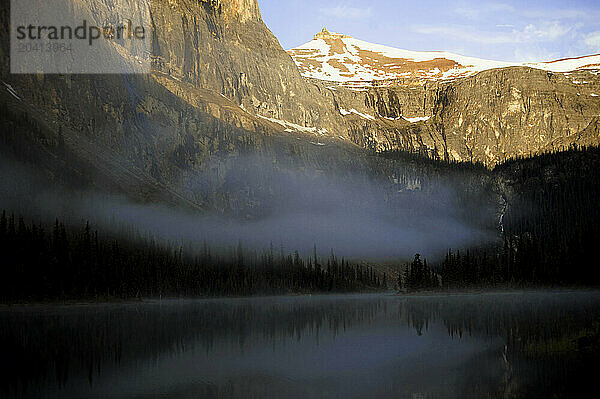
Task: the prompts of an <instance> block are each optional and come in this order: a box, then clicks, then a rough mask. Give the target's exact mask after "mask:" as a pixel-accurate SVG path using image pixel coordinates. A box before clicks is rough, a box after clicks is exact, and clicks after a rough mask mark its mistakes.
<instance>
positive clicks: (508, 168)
mask: <svg viewBox="0 0 600 399" xmlns="http://www.w3.org/2000/svg"><path fill="white" fill-rule="evenodd" d="M493 174H494V175H495V176H496V177H497V178H499V179H501V180H502V181H504V182H506V183H507V188H508V189H509V190H507V191H508V192H509V193H512V195H510V194H507V195H505V196H504V201H505V203H506V209H505V213H504V216H503V217H502V220H501V221H502V227H503V234H502V240H501V243H500V244H499V245H497V246H489V247H484V248H476V249H470V250H468V251H466V250H465V251H449V252H448V254H447V255H446V257H445V259H444V260H443V261H442V262H441V263H440V264H439V265H437V268H436V271H437V272H438V273H439V275H440V277H441V281H442V285H443V287H444V288H449V289H456V288H458V289H460V288H469V287H497V286H595V285H598V284H600V267H598V254H597V253H596V251H595V250H596V246H597V244H598V240H599V239H600V206H599V204H600V202H599V201H600V149H599V148H597V147H581V148H575V147H574V148H571V149H570V150H568V151H563V152H554V153H547V154H543V155H538V156H535V157H532V158H520V159H513V160H510V161H507V162H505V163H503V164H501V165H499V166H497V167H496V168H495V169H494V171H493Z"/></svg>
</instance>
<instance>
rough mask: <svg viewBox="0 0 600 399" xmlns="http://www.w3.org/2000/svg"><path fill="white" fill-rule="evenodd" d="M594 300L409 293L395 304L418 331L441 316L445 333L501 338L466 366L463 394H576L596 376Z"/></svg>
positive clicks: (598, 336)
mask: <svg viewBox="0 0 600 399" xmlns="http://www.w3.org/2000/svg"><path fill="white" fill-rule="evenodd" d="M598 304H599V297H598V295H597V294H591V293H590V294H581V293H579V294H572V293H571V294H569V293H554V294H551V295H548V294H541V293H538V294H515V295H500V294H499V295H486V296H484V295H473V296H459V297H437V298H411V299H410V300H407V301H405V302H404V303H403V304H402V305H401V308H402V313H403V314H404V315H406V321H407V322H408V323H409V325H410V326H411V327H412V328H414V329H415V331H416V332H417V334H418V335H421V334H422V333H423V329H424V330H425V331H426V330H427V326H428V325H429V324H430V323H431V322H432V321H435V320H440V321H441V322H442V323H443V324H444V326H445V327H446V330H447V332H448V335H449V336H451V337H456V338H458V339H460V338H462V337H463V336H465V335H468V336H474V337H479V338H482V339H490V340H491V339H494V338H501V339H502V341H503V342H504V344H503V345H502V346H501V347H500V348H498V349H496V350H490V351H487V352H484V353H481V354H478V355H477V356H476V357H474V358H472V359H470V360H469V363H468V364H467V365H465V367H464V371H465V372H464V374H462V375H461V376H462V381H461V382H459V383H457V385H456V387H457V388H458V387H465V388H467V389H468V391H465V392H462V393H461V395H462V397H485V396H490V395H491V396H492V397H494V395H496V396H498V397H529V396H534V397H577V396H578V395H579V396H581V395H583V394H585V393H586V392H587V391H588V390H589V388H590V384H591V383H592V382H593V381H594V379H595V376H594V375H593V370H595V369H596V366H597V361H598V358H599V356H600V325H599V324H598V322H599V321H600V306H598ZM498 376H502V379H501V380H499V379H498V378H497V377H498Z"/></svg>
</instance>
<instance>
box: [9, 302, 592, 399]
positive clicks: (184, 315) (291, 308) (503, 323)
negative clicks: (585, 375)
mask: <svg viewBox="0 0 600 399" xmlns="http://www.w3.org/2000/svg"><path fill="white" fill-rule="evenodd" d="M598 302H599V299H598V297H597V296H595V295H593V294H589V295H588V294H577V295H569V294H556V293H555V294H552V295H546V294H514V295H501V294H498V295H472V296H439V297H408V298H398V297H385V296H373V297H367V296H361V297H326V296H325V297H322V296H321V297H319V296H316V297H312V298H311V297H300V298H264V299H253V300H234V299H232V300H208V301H199V302H173V303H162V304H128V305H106V306H89V307H81V308H74V307H68V308H63V309H53V308H43V309H40V310H24V309H21V310H13V311H11V310H5V311H2V312H0V353H2V354H3V360H4V361H3V362H2V363H0V364H1V365H0V368H1V369H0V385H1V386H2V387H3V388H0V394H2V393H7V392H10V391H12V392H13V393H14V392H15V391H22V390H24V389H27V387H28V386H29V387H31V386H36V385H48V384H49V385H54V384H57V385H59V386H61V385H64V384H66V383H67V381H68V379H69V378H73V377H75V376H77V377H79V378H85V377H87V378H88V379H89V382H90V384H93V382H94V378H95V376H96V375H98V374H99V373H101V372H103V371H106V370H109V369H111V368H113V367H115V366H119V365H121V366H126V365H128V364H135V363H139V362H148V361H149V360H157V359H158V358H159V357H160V356H162V355H164V354H165V353H167V354H171V355H177V354H179V353H184V352H188V351H191V350H196V351H198V352H199V353H206V354H211V353H214V352H215V351H221V350H226V351H235V350H240V351H244V350H246V349H247V348H251V347H253V346H254V345H259V344H261V343H268V344H273V345H276V344H278V343H282V342H283V343H285V340H286V339H293V340H302V339H313V340H314V342H315V344H318V340H319V337H321V338H322V337H327V338H329V339H335V337H336V336H338V335H340V334H344V332H345V331H346V330H351V329H353V328H358V327H361V328H364V329H371V328H372V329H375V328H377V326H400V325H405V326H410V327H411V328H412V329H414V330H415V332H416V334H417V335H422V334H427V332H428V329H429V328H430V326H432V325H433V324H439V325H443V326H445V328H446V330H447V333H448V335H449V336H450V337H453V338H455V339H461V338H462V337H464V336H474V337H478V338H481V339H490V340H491V339H496V340H497V339H500V341H501V342H502V343H505V344H506V348H507V350H506V352H505V353H502V352H500V351H497V350H492V351H490V352H488V353H486V354H483V355H481V357H480V358H478V359H473V360H472V361H473V362H474V364H475V363H476V365H475V366H473V367H471V368H469V370H471V371H470V372H467V373H465V375H464V378H465V382H464V384H466V385H465V386H468V385H469V384H471V385H473V384H475V385H477V386H481V387H483V388H481V389H482V390H481V392H484V391H486V390H487V391H490V390H491V391H496V387H491V386H490V385H489V384H491V382H490V381H491V380H492V379H493V376H497V375H498V373H505V371H506V369H507V368H511V373H512V375H516V376H521V379H522V380H523V381H525V380H526V379H527V378H529V379H531V380H532V381H536V378H538V379H541V380H543V379H544V378H548V377H547V376H549V375H556V373H554V374H553V373H552V371H553V370H554V371H556V370H555V369H556V367H557V366H556V365H557V361H560V362H562V361H563V360H564V361H565V363H564V365H563V366H560V367H563V368H564V369H565V370H566V368H567V363H566V362H568V361H569V360H570V359H568V358H566V357H565V355H564V353H554V354H552V353H551V352H548V351H546V352H548V353H550V354H549V355H548V359H549V360H547V361H545V362H544V363H543V364H542V363H540V353H542V352H543V353H545V352H544V350H545V349H544V348H545V345H546V346H548V345H551V343H552V342H562V341H561V340H564V339H565V337H567V338H568V337H572V336H577V334H579V333H580V332H581V331H582V330H583V329H586V328H591V326H592V324H593V321H594V320H599V319H600V317H599V314H600V308H599V307H598V306H597V304H598ZM532 348H533V349H535V350H536V351H537V352H535V353H534V355H531V353H533V349H532ZM502 350H503V349H502ZM503 356H504V358H505V359H506V361H505V363H504V364H503V363H502V361H503ZM527 356H529V357H527ZM536 362H537V363H536ZM532 365H534V366H535V367H532ZM538 366H539V369H540V370H542V371H541V372H540V374H539V375H538V376H537V377H536V376H531V370H532V369H536V367H538ZM478 370H479V371H478ZM482 370H488V374H486V373H483V372H482ZM498 370H500V371H498ZM567 371H568V370H567ZM567 371H565V373H564V376H563V377H562V378H567V376H568V375H570V374H569V373H567ZM561 372H562V371H561ZM469 373H471V374H469ZM523 381H521V383H523ZM513 383H514V381H508V382H507V383H506V386H508V384H513ZM475 385H473V386H475ZM461 386H462V385H461ZM498 389H500V388H498ZM8 390H10V391H8Z"/></svg>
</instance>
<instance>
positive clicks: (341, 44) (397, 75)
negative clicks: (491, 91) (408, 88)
mask: <svg viewBox="0 0 600 399" xmlns="http://www.w3.org/2000/svg"><path fill="white" fill-rule="evenodd" d="M288 53H289V54H290V55H291V56H292V58H293V59H294V62H295V63H296V65H297V66H298V69H299V70H300V72H301V74H302V75H303V76H305V77H308V78H314V79H319V80H326V81H332V82H338V83H342V84H344V85H348V86H350V87H353V88H354V89H358V90H360V88H362V87H365V86H369V85H371V84H372V83H373V82H374V81H379V82H378V83H379V84H381V83H382V82H385V81H392V80H416V81H417V82H426V81H437V80H453V79H457V78H462V77H467V76H471V75H474V74H476V73H478V72H481V71H484V70H488V69H495V68H507V67H511V66H527V67H531V68H537V69H543V70H546V71H549V72H569V71H574V70H578V69H600V54H598V55H593V56H586V57H578V58H568V59H562V60H557V61H551V62H538V63H511V62H503V61H493V60H485V59H481V58H475V57H466V56H462V55H458V54H453V53H449V52H445V51H427V52H423V51H410V50H402V49H397V48H393V47H388V46H384V45H380V44H373V43H369V42H365V41H363V40H358V39H355V38H353V37H351V36H347V35H343V34H339V33H333V32H329V31H328V30H327V29H323V31H321V32H319V33H318V34H316V35H315V37H314V39H313V40H312V41H310V42H308V43H305V44H303V45H301V46H299V47H297V48H294V49H291V50H289V51H288Z"/></svg>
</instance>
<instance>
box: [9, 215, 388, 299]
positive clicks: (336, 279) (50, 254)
mask: <svg viewBox="0 0 600 399" xmlns="http://www.w3.org/2000/svg"><path fill="white" fill-rule="evenodd" d="M229 252H230V253H228V254H223V253H219V254H216V253H214V251H212V250H211V248H210V247H209V246H208V245H204V246H203V248H202V250H201V251H200V254H199V255H196V256H191V255H189V254H186V253H185V252H184V251H183V249H182V248H175V247H170V246H167V245H164V244H159V243H157V242H156V241H154V240H152V239H148V238H146V239H143V238H140V237H133V236H130V237H127V236H123V235H121V236H116V235H114V236H109V235H104V236H103V235H100V234H99V233H98V232H97V231H94V230H93V229H92V227H91V226H90V224H89V223H87V224H85V226H84V227H81V228H69V227H67V226H66V225H65V224H64V223H61V222H60V221H58V220H57V221H56V222H55V223H54V225H53V226H51V227H49V228H44V227H43V226H41V225H40V224H35V223H26V222H25V221H24V219H23V218H22V217H18V218H16V217H15V216H14V215H12V214H11V215H7V214H6V212H2V216H1V217H0V253H1V254H2V258H3V261H2V262H1V265H0V301H2V302H14V301H45V300H81V299H83V300H98V299H111V298H118V299H124V298H141V297H161V296H162V297H200V296H234V295H240V296H249V295H264V294H287V293H307V292H321V293H322V292H349V291H372V290H382V289H385V288H386V285H387V276H385V275H379V274H378V273H376V272H375V271H374V270H373V268H372V267H365V266H362V265H351V264H350V263H348V262H347V261H345V260H344V259H341V260H340V259H338V258H337V257H336V256H335V255H334V254H333V253H332V255H331V257H330V258H329V259H327V260H326V261H324V262H323V263H321V262H320V260H319V259H318V258H317V256H316V253H315V256H314V257H313V258H312V259H309V260H306V259H303V258H302V257H300V255H299V254H298V252H295V253H293V254H287V255H286V254H283V253H279V254H275V253H274V251H273V249H272V248H271V249H270V250H268V251H266V252H265V253H263V254H257V253H256V252H251V251H244V250H243V248H242V245H241V244H238V246H237V248H236V249H234V250H231V251H229Z"/></svg>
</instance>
